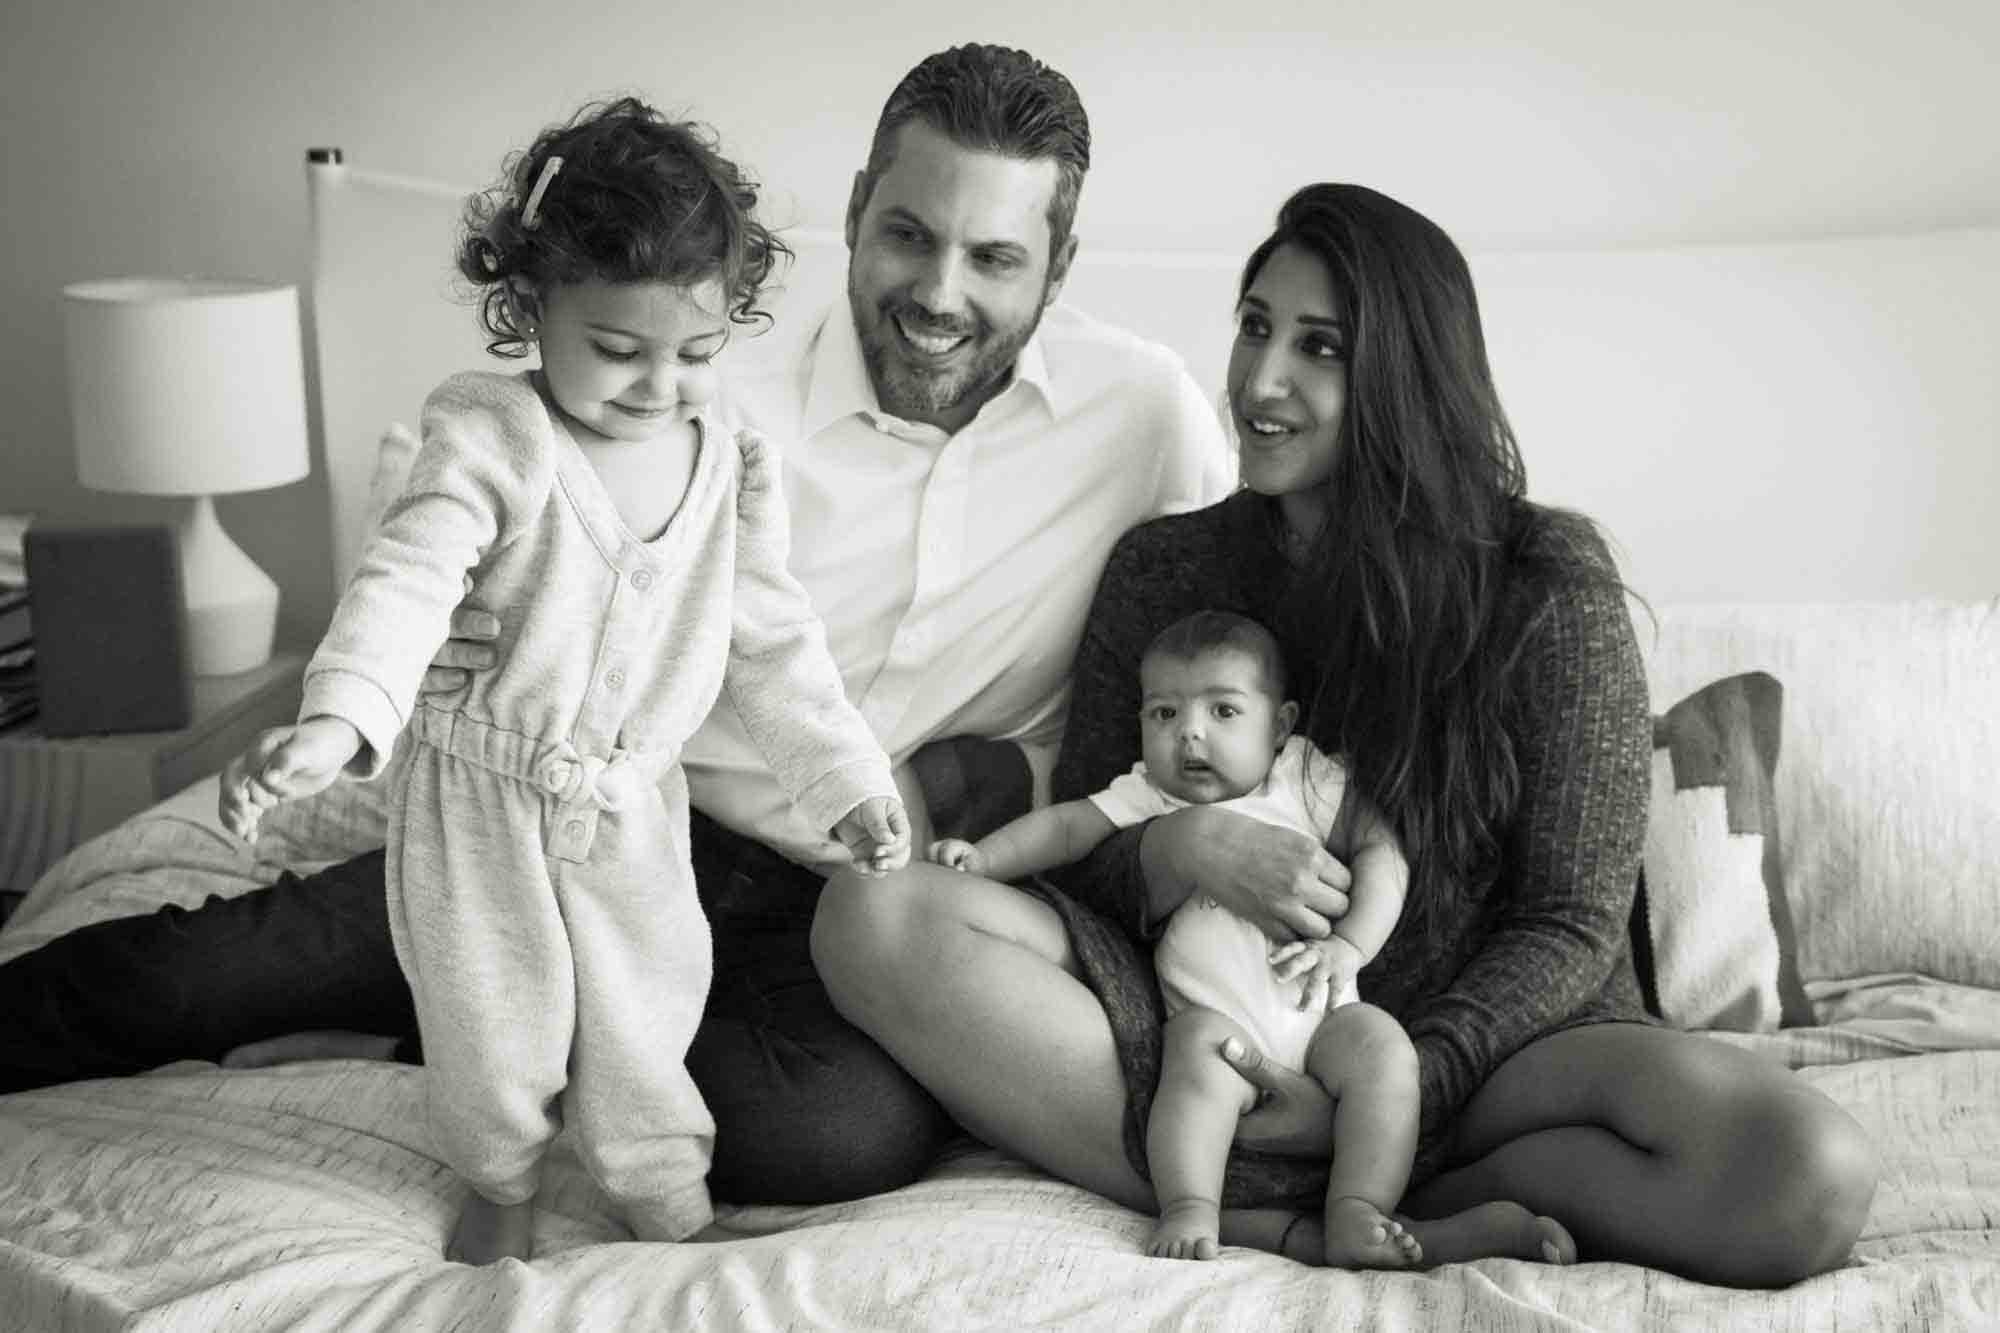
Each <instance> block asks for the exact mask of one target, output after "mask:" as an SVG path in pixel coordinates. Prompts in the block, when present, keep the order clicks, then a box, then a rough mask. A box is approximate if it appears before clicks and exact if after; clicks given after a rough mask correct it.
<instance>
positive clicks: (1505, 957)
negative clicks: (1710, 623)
mask: <svg viewBox="0 0 2000 1333" xmlns="http://www.w3.org/2000/svg"><path fill="white" fill-rule="evenodd" d="M1522 671H1523V673H1524V674H1523V676H1522V682H1523V683H1522V685H1521V686H1520V687H1519V688H1518V689H1517V691H1516V698H1517V703H1518V714H1517V717H1518V720H1517V722H1516V724H1515V725H1514V727H1513V740H1514V745H1515V748H1516V754H1517V757H1518V760H1519V763H1520V772H1521V784H1522V785H1521V794H1520V800H1519V804H1518V806H1517V807H1516V811H1515V814H1514V818H1513V822H1512V824H1511V826H1510V828H1509V831H1508V833H1507V835H1506V840H1505V843H1504V845H1503V851H1502V857H1503V864H1502V866H1501V872H1500V873H1501V876H1502V880H1501V882H1500V884H1498V885H1497V886H1496V889H1495V894H1496V903H1495V906H1494V909H1493V915H1492V920H1491V922H1490V924H1489V925H1488V926H1487V927H1486V930H1485V933H1484V937H1483V939H1482V940H1481V942H1480V944H1479V946H1478V948H1477V951H1476V952H1475V953H1474V954H1473V956H1472V958H1471V959H1470V961H1468V962H1467V963H1466V964H1465V966H1464V967H1463V968H1462V969H1460V971H1459V973H1458V975H1457V976H1456V978H1455V979H1454V980H1453V981H1452V982H1451V984H1450V985H1449V986H1448V987H1446V988H1445V990H1444V991H1443V992H1442V993H1440V994H1438V995H1435V996H1433V997H1430V998H1429V999H1427V1000H1423V1001H1420V1002H1418V1003H1417V1004H1415V1005H1413V1006H1411V1008H1410V1010H1409V1011H1408V1012H1407V1013H1405V1014H1404V1016H1403V1017H1404V1024H1405V1026H1406V1027H1407V1029H1408V1031H1409V1033H1410V1036H1411V1038H1412V1040H1413V1041H1414V1042H1415V1045H1416V1049H1417V1057H1418V1064H1419V1077H1420V1079H1421V1085H1422V1107H1423V1111H1422V1123H1423V1128H1424V1130H1425V1132H1426V1133H1430V1132H1434V1131H1436V1130H1439V1129H1441V1128H1442V1127H1443V1126H1444V1125H1446V1124H1447V1123H1448V1122H1449V1121H1450V1120H1451V1119H1452V1118H1453V1117H1455V1116H1456V1115H1457V1113H1458V1111H1459V1110H1460V1108H1462V1107H1463V1106H1464V1104H1465V1102H1466V1100H1467V1099H1468V1098H1470V1097H1471V1096H1472V1094H1473V1093H1474V1092H1475V1091H1476V1090H1477V1089H1478V1088H1479V1086H1480V1085H1481V1084H1482V1083H1484V1082H1485V1080H1486V1079H1487V1078H1488V1077H1489V1076H1490V1075H1491V1074H1492V1073H1493V1071H1494V1070H1495V1069H1496V1068H1498V1067H1499V1065H1500V1064H1501V1062H1502V1061H1504V1060H1506V1059H1507V1058H1508V1057H1509V1056H1511V1055H1512V1054H1514V1053H1515V1052H1516V1051H1518V1050H1520V1049H1521V1048H1522V1047H1523V1046H1525V1045H1527V1044H1528V1043H1529V1042H1530V1041H1532V1040H1534V1039H1535V1038H1536V1037H1538V1036H1540V1035H1542V1034H1543V1033H1545V1032H1548V1031H1550V1030H1552V1029H1553V1028H1555V1027H1557V1026H1558V1025H1559V1024H1561V1023H1562V1022H1563V1021H1564V1020H1565V1019H1567V1018H1568V1017H1570V1016H1571V1015H1573V1014H1575V1013H1576V1012H1578V1011H1579V1010H1580V1009H1581V1008H1582V1007H1583V1006H1584V1005H1585V1004H1587V1003H1588V1002H1589V1001H1590V1000H1591V999H1593V998H1594V997H1595V996H1597V995H1598V994H1599V993H1600V992H1601V991H1602V990H1603V988H1604V986H1605V983H1606V981H1607V979H1608V978H1609V976H1610V973H1611V970H1612V968H1613V967H1614V966H1616V964H1617V962H1618V960H1619V957H1620V955H1621V951H1622V950H1623V949H1624V948H1625V947H1626V931H1627V929H1628V921H1629V919H1630V916H1631V912H1632V902H1633V895H1634V892H1635V887H1636V884H1637V880H1638V873H1639V861H1640V856H1641V854H1642V851H1643V849H1644V845H1645V830H1646V807H1647V801H1648V796H1649V790H1650V770H1649V751H1650V749H1651V744H1652V741H1651V736H1652V723H1651V713H1650V708H1649V704H1648V699H1647V693H1646V676H1645V669H1644V665H1643V662H1642V659H1641V657H1640V654H1639V647H1638V641H1637V639H1636V637H1635V636H1634V634H1633V631H1632V623H1631V618H1630V616H1629V615H1628V614H1627V612H1626V609H1625V602H1624V596H1623V593H1622V591H1621V590H1620V589H1619V588H1618V587H1616V586H1615V585H1611V584H1608V583H1606V584H1603V585H1601V586H1582V585H1578V586H1572V587H1569V588H1568V589H1567V590H1565V591H1561V592H1559V593H1558V594H1557V595H1556V596H1555V597H1554V599H1553V600H1552V601H1551V603H1550V604H1549V606H1548V607H1547V609H1546V610H1545V612H1544V613H1543V614H1542V615H1541V617H1540V618H1539V620H1538V622H1537V624H1536V626H1535V627H1534V629H1533V630H1532V631H1531V637H1530V639H1529V641H1528V643H1527V645H1526V651H1525V654H1524V657H1523V663H1522Z"/></svg>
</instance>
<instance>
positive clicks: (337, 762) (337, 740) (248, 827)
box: [216, 715, 361, 842]
mask: <svg viewBox="0 0 2000 1333" xmlns="http://www.w3.org/2000/svg"><path fill="white" fill-rule="evenodd" d="M360 749H361V733H360V732H359V731H357V730H355V728H354V725H353V724H352V723H351V722H346V721H343V720H342V719H340V718H337V717H329V716H325V715H320V716H316V717H309V718H307V719H306V720H305V721H303V722H300V723H297V724H296V725H294V726H289V727H273V728H272V729H271V730H269V731H266V732H265V733H264V734H263V735H261V736H259V737H258V738H257V739H256V740H255V741H253V742H251V744H250V747H249V748H248V749H246V750H245V751H244V752H243V753H242V754H240V755H238V756H236V758H234V759H232V760H230V761H229V763H228V765H227V766H226V767H224V769H223V770H222V790H221V794H220V796H218V798H217V810H216V813H217V815H218V816H219V817H220V818H221V820H222V826H223V827H224V828H226V829H228V830H229V831H230V832H231V833H233V834H235V835H236V836H237V837H239V838H241V839H243V840H244V841H245V842H249V841H252V840H253V839H255V838H256V836H257V823H258V821H259V820H261V819H262V818H263V816H264V812H265V811H266V810H269V809H270V808H271V807H272V806H274V805H276V804H278V803H279V802H280V801H294V800H297V799H298V798H299V797H301V796H311V795H313V794H314V793H315V792H322V791H325V790H326V789H327V788H328V787H330V786H332V785H333V781H334V779H335V778H337V777H339V776H340V774H341V770H343V769H344V768H346V767H347V765H348V763H349V762H350V761H352V760H353V758H354V756H355V753H356V752H357V751H359V750H360Z"/></svg>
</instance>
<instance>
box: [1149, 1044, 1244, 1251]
mask: <svg viewBox="0 0 2000 1333" xmlns="http://www.w3.org/2000/svg"><path fill="white" fill-rule="evenodd" d="M1230 1037H1235V1038H1237V1039H1238V1040H1240V1041H1244V1042H1248V1041H1249V1040H1250V1038H1249V1036H1248V1034H1246V1033H1245V1032H1244V1031H1243V1029H1242V1028H1240V1027H1238V1026H1237V1025H1236V1024H1235V1023H1233V1022H1231V1021H1230V1020H1229V1019H1227V1018H1224V1017H1223V1016H1222V1015H1221V1014H1218V1013H1215V1012H1214V1011H1212V1010H1208V1009H1188V1010H1184V1011H1183V1012H1181V1013H1179V1014H1176V1015H1175V1016H1174V1017H1172V1018H1171V1019H1169V1020H1167V1029H1166V1049H1165V1050H1164V1052H1163V1053H1162V1056H1161V1064H1160V1088H1159V1092H1158V1093H1157V1094H1156V1095H1155V1096H1154V1098H1153V1116H1152V1119H1151V1120H1150V1121H1149V1122H1148V1123H1147V1125H1146V1158H1147V1162H1148V1165H1149V1166H1151V1168H1152V1172H1153V1190H1154V1193H1155V1194H1157V1195H1158V1196H1159V1200H1160V1220H1159V1223H1158V1224H1157V1225H1156V1226H1155V1227H1154V1228H1153V1235H1152V1238H1151V1239H1150V1240H1149V1241H1147V1242H1146V1253H1148V1254H1151V1255H1154V1256H1156V1257H1158V1258H1162V1259H1213V1258H1215V1256H1216V1252H1217V1246H1218V1245H1219V1243H1220V1242H1219V1241H1218V1236H1219V1234H1220V1230H1221V1209H1222V1172H1223V1168H1224V1166H1225V1165H1226V1164H1227V1162H1228V1160H1229V1145H1230V1142H1231V1140H1233V1139H1234V1138H1235V1137H1236V1122H1237V1120H1238V1119H1240V1118H1241V1117H1242V1115H1243V1113H1244V1112H1245V1111H1247V1110H1249V1109H1250V1107H1251V1106H1252V1105H1254V1104H1255V1101H1256V1089H1255V1088H1253V1087H1251V1085H1250V1083H1249V1082H1248V1081H1247V1080H1246V1079H1244V1077H1243V1076H1242V1075H1241V1074H1238V1073H1237V1072H1236V1071H1235V1070H1233V1069H1231V1068H1230V1067H1229V1065H1228V1063H1227V1062H1226V1061H1225V1060H1223V1058H1222V1055H1221V1052H1220V1047H1221V1045H1222V1043H1223V1042H1224V1041H1225V1040H1227V1039H1228V1038H1230Z"/></svg>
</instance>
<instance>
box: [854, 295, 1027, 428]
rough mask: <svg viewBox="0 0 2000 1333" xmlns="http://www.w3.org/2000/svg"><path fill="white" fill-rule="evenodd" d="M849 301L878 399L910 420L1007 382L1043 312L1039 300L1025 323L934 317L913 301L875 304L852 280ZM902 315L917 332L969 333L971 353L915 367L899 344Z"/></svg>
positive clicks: (941, 411)
mask: <svg viewBox="0 0 2000 1333" xmlns="http://www.w3.org/2000/svg"><path fill="white" fill-rule="evenodd" d="M847 299H848V303H849V305H850V306H851V307H852V308H853V312H854V327H855V329H856V330H857V331H858V332H859V333H860V335H861V356H862V360H863V361H864V362H865V363H866V365H867V367H868V378H869V381H870V382H871V383H873V384H874V386H875V398H876V401H877V402H879V403H880V404H881V405H882V410H883V411H885V412H888V413H890V414H891V415H893V416H898V417H902V418H904V419H905V420H921V419H923V418H926V417H934V416H939V415H942V414H944V413H947V412H950V411H951V410H952V409H953V408H956V407H958V406H959V405H961V404H962V403H964V402H965V401H966V400H967V399H972V398H977V397H978V396H979V395H981V394H984V393H986V392H988V391H989V390H991V389H992V388H993V387H994V386H996V385H999V384H1002V383H1004V382H1005V381H1006V378H1007V376H1008V374H1009V373H1010V372H1011V371H1012V370H1013V368H1014V362H1015V360H1016V359H1017V358H1018V357H1019V356H1020V355H1021V349H1022V348H1023V347H1025V346H1027V344H1028V339H1029V338H1031V337H1033V336H1034V332H1035V328H1036V326H1037V325H1038V324H1039V323H1040V322H1041V312H1042V307H1041V306H1040V305H1039V304H1038V305H1037V306H1036V307H1035V314H1034V316H1033V317H1032V318H1030V319H1029V320H1027V321H1026V322H1025V323H1024V324H1021V325H1019V326H1017V327H1014V328H1005V329H996V328H992V327H990V326H988V325H986V324H985V323H984V322H983V321H982V320H980V319H979V318H978V317H977V316H973V315H967V316H962V317H960V318H957V319H950V320H938V319H934V318H931V317H929V316H927V315H925V314H924V313H923V312H922V311H920V310H917V309H915V308H913V307H912V306H911V305H910V304H909V303H908V302H899V301H889V302H879V303H874V304H869V303H868V302H867V300H866V298H865V297H863V296H862V295H861V293H859V292H857V291H856V290H855V289H854V286H853V284H852V282H850V283H849V284H848V288H847ZM870 315H872V316H873V318H872V319H870V318H869V316H870ZM898 315H901V316H902V317H903V322H904V323H905V324H907V325H908V326H909V327H910V328H912V329H915V330H919V331H932V332H936V333H940V334H947V333H948V334H955V335H961V336H969V338H970V341H969V342H968V343H967V345H966V350H967V351H968V352H970V355H969V356H967V357H966V358H965V359H964V360H963V361H959V362H955V363H953V364H952V365H951V366H949V367H946V368H941V369H938V370H930V369H926V368H923V367H919V366H913V365H911V364H910V363H909V362H908V361H906V360H905V359H904V357H903V353H902V348H901V347H900V345H899V344H900V341H901V334H900V333H899V332H898V331H897V329H896V327H895V321H896V318H897V316H898Z"/></svg>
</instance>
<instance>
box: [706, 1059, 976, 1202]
mask: <svg viewBox="0 0 2000 1333" xmlns="http://www.w3.org/2000/svg"><path fill="white" fill-rule="evenodd" d="M742 1049H743V1050H744V1051H745V1052H746V1053H747V1052H749V1051H752V1050H754V1051H755V1052H756V1054H755V1056H754V1057H751V1058H746V1059H739V1060H737V1061H733V1062H731V1063H732V1064H733V1066H734V1067H733V1068H732V1069H730V1070H728V1071H724V1070H721V1069H705V1070H702V1071H699V1072H698V1076H697V1077H698V1081H700V1082H704V1083H706V1084H708V1085H709V1086H708V1087H705V1088H704V1095H705V1096H706V1097H707V1098H708V1101H709V1109H710V1111H711V1112H712V1113H713V1115H714V1117H715V1122H716V1140H715V1156H714V1162H713V1164H712V1166H711V1167H710V1171H709V1186H710V1189H711V1190H712V1192H713V1193H714V1194H715V1197H716V1198H718V1199H722V1200H726V1201H728V1202H732V1203H830V1202H836V1201H839V1200H843V1199H854V1198H860V1197H862V1196H863V1195H868V1194H879V1193H882V1192H883V1191H886V1190H892V1189H899V1188H901V1187H902V1186H904V1185H907V1184H909V1183H910V1182H911V1181H913V1180H915V1179H916V1178H917V1177H918V1176H920V1175H921V1174H922V1173H923V1172H924V1170H925V1169H926V1168H927V1167H928V1166H929V1165H930V1163H931V1162H932V1160H933V1159H934V1158H935V1157H936V1155H937V1152H938V1149H939V1148H940V1147H941V1146H942V1145H943V1143H944V1140H945V1139H946V1138H947V1137H949V1136H950V1135H951V1134H952V1133H953V1132H955V1130H954V1127H953V1125H952V1123H951V1121H950V1119H949V1118H948V1117H947V1116H946V1115H945V1112H944V1109H943V1108H942V1107H940V1106H939V1105H938V1103H937V1102H936V1100H935V1099H933V1098H932V1097H931V1095H930V1094H929V1093H927V1092H925V1091H924V1089H923V1088H922V1087H921V1086H920V1085H919V1084H918V1083H917V1081H916V1080H915V1079H913V1078H911V1077H910V1076H909V1075H908V1074H906V1073H905V1072H903V1070H902V1068H901V1067H900V1066H898V1065H897V1064H896V1063H895V1062H894V1061H893V1060H891V1059H890V1058H889V1056H888V1055H887V1053H885V1052H884V1051H883V1050H882V1049H881V1048H880V1047H878V1046H876V1045H875V1044H874V1043H873V1042H871V1041H869V1040H868V1039H867V1038H866V1037H864V1036H863V1035H862V1034H861V1033H859V1032H855V1031H853V1030H852V1029H848V1030H847V1031H846V1032H844V1033H834V1032H832V1031H828V1032H825V1033H821V1034H820V1036H819V1038H818V1039H815V1040H811V1041H800V1040H793V1039H791V1038H788V1037H787V1036H785V1035H783V1034H778V1033H772V1032H768V1031H767V1032H765V1033H763V1034H762V1035H761V1037H759V1038H756V1039H755V1040H754V1041H753V1042H751V1043H750V1044H749V1045H746V1046H745V1047H743V1048H742ZM703 1074H706V1075H708V1077H706V1078H703V1077H701V1075H703ZM725 1089H726V1091H725Z"/></svg>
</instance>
